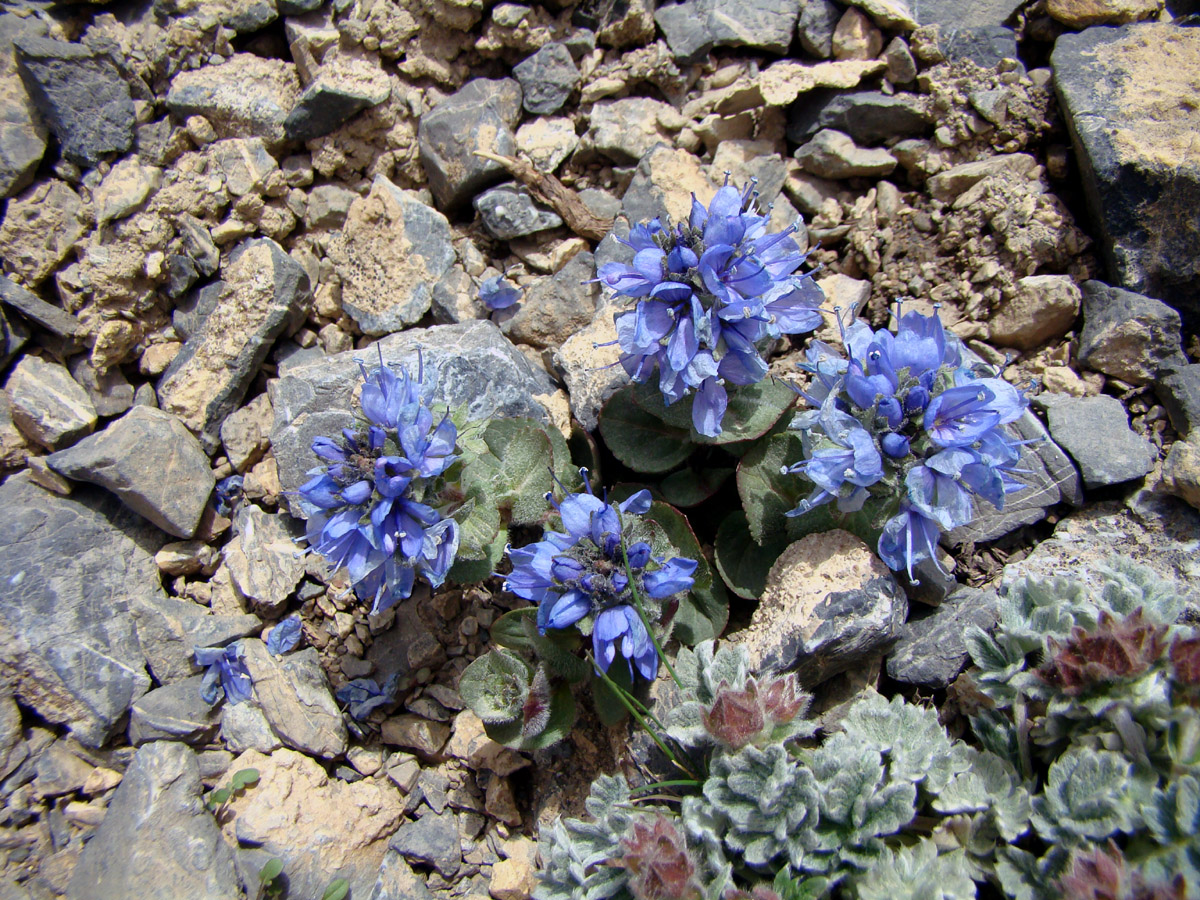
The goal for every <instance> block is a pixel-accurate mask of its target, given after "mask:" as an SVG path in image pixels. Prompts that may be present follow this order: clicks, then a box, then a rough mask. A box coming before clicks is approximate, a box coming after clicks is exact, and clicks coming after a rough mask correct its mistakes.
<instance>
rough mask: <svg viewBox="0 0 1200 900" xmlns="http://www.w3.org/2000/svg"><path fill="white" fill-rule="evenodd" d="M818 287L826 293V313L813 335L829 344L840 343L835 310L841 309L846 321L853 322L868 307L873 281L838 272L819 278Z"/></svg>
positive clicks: (823, 304)
mask: <svg viewBox="0 0 1200 900" xmlns="http://www.w3.org/2000/svg"><path fill="white" fill-rule="evenodd" d="M817 287H819V288H820V289H821V290H822V291H823V292H824V293H825V300H824V302H823V303H822V304H821V309H822V310H823V311H824V312H825V314H826V315H825V317H824V321H823V322H822V323H821V325H820V327H819V328H817V330H816V332H814V335H813V336H814V337H815V338H816V339H817V340H819V341H825V342H826V343H827V344H834V345H835V346H837V345H840V344H841V339H842V338H841V331H840V329H839V328H838V322H837V313H836V312H835V310H840V311H841V315H842V317H843V321H844V322H847V323H849V322H853V321H854V319H856V318H857V317H859V316H860V315H862V312H863V310H865V309H866V308H867V301H868V300H870V299H871V282H869V281H863V280H862V279H859V278H851V277H850V276H849V275H843V274H842V273H841V272H837V273H835V274H833V275H826V276H825V277H824V278H818V279H817Z"/></svg>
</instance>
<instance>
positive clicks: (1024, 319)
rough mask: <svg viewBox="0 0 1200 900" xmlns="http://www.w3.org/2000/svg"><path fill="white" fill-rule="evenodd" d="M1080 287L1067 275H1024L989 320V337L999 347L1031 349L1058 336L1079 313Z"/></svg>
mask: <svg viewBox="0 0 1200 900" xmlns="http://www.w3.org/2000/svg"><path fill="white" fill-rule="evenodd" d="M1080 296H1081V295H1080V292H1079V288H1078V287H1077V286H1076V285H1075V282H1074V281H1073V280H1072V279H1071V277H1070V276H1069V275H1027V276H1025V277H1024V278H1022V279H1020V280H1019V281H1018V282H1017V289H1016V292H1015V293H1014V294H1013V296H1011V297H1006V298H1005V299H1004V302H1003V304H1002V305H1001V306H1000V308H999V309H998V310H997V311H996V313H995V314H994V315H993V316H992V318H991V321H990V322H989V323H988V337H989V339H990V340H991V341H992V343H994V344H997V345H999V346H1001V347H1016V348H1017V349H1018V350H1033V349H1036V348H1037V347H1040V346H1041V345H1042V344H1045V343H1048V342H1050V341H1054V340H1058V339H1059V338H1061V337H1062V336H1063V335H1065V334H1066V333H1067V332H1068V331H1069V330H1070V329H1071V326H1072V325H1074V324H1075V317H1076V316H1077V315H1079V303H1080Z"/></svg>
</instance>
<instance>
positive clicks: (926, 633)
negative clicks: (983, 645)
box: [887, 587, 1000, 690]
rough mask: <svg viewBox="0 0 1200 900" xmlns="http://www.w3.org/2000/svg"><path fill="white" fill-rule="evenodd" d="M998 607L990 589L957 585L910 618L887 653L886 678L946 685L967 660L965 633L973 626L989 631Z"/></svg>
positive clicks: (921, 685) (929, 685)
mask: <svg viewBox="0 0 1200 900" xmlns="http://www.w3.org/2000/svg"><path fill="white" fill-rule="evenodd" d="M999 606H1000V601H999V598H997V597H996V594H995V593H994V592H993V591H981V590H978V589H976V588H970V587H960V588H958V589H957V590H955V591H954V592H952V593H951V594H950V596H948V597H947V598H946V599H945V600H943V601H942V603H941V605H939V606H938V607H937V608H936V609H934V610H933V611H932V612H930V613H929V614H928V615H926V616H925V617H923V618H913V619H909V621H908V622H907V623H906V624H905V625H904V627H903V628H901V629H900V637H899V638H897V639H896V643H895V646H893V647H892V651H891V653H889V654H888V658H887V673H888V677H889V678H892V679H894V680H896V681H899V682H900V683H901V684H911V685H914V686H916V687H928V688H933V689H935V690H940V689H942V688H945V687H947V686H948V685H949V684H950V682H952V681H953V680H954V679H955V678H957V677H958V673H959V672H961V671H962V670H963V669H964V668H965V667H966V666H967V665H968V663H969V661H970V654H969V653H968V652H967V645H966V642H965V641H964V639H963V635H964V633H965V632H966V630H967V629H968V628H969V627H971V626H972V625H978V626H979V627H980V628H982V629H984V630H985V631H990V630H991V629H992V628H993V627H995V625H996V622H997V621H998V620H999V617H1000V610H999Z"/></svg>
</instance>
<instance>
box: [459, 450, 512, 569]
mask: <svg viewBox="0 0 1200 900" xmlns="http://www.w3.org/2000/svg"><path fill="white" fill-rule="evenodd" d="M481 458H486V457H481ZM454 520H455V521H456V522H458V528H459V542H458V554H457V556H456V558H457V559H468V560H485V559H489V558H490V557H491V556H492V554H493V550H492V544H493V543H494V542H495V541H496V538H497V536H498V535H499V534H500V511H499V510H498V509H496V507H495V505H494V504H493V502H492V500H491V499H489V498H488V496H487V495H486V494H485V493H484V489H483V488H481V487H478V486H476V487H473V488H472V489H471V494H470V495H469V496H468V498H467V500H466V501H465V502H464V503H463V504H462V505H461V506H460V507H459V508H458V509H456V510H455V511H454ZM501 547H503V542H502V543H501Z"/></svg>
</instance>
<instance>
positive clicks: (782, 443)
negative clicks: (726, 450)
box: [737, 432, 821, 544]
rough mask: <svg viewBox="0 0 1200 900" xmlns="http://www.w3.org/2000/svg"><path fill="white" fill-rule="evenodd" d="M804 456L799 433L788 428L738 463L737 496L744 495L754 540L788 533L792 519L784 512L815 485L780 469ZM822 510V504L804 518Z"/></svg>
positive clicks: (763, 540) (752, 450) (745, 507)
mask: <svg viewBox="0 0 1200 900" xmlns="http://www.w3.org/2000/svg"><path fill="white" fill-rule="evenodd" d="M803 456H804V447H803V445H802V443H801V441H800V436H799V435H797V434H795V433H794V432H787V433H784V434H776V435H773V436H771V437H769V438H767V439H766V440H765V441H762V442H760V443H758V444H756V445H755V446H754V447H753V448H752V449H751V450H750V451H749V452H748V453H747V454H746V455H745V456H743V457H742V461H741V462H740V463H738V468H737V489H738V496H739V497H741V498H742V507H743V508H744V509H745V511H746V521H747V523H748V525H749V528H750V536H751V537H752V538H754V540H755V542H757V543H759V544H763V543H767V542H768V541H775V540H779V539H782V538H783V537H784V536H785V535H786V534H787V532H788V528H789V525H790V520H789V519H788V518H787V517H786V515H785V513H787V512H788V511H790V510H793V509H795V508H796V506H797V505H798V504H799V503H800V501H801V500H802V499H804V498H805V497H807V496H808V494H809V492H810V491H811V489H812V485H811V483H809V482H808V481H805V480H804V479H803V478H801V477H800V476H798V475H784V474H783V473H782V472H781V471H780V470H781V469H782V468H783V467H784V466H789V465H791V464H792V463H794V462H796V461H797V460H799V459H802V458H803ZM819 512H820V507H818V509H816V510H813V511H812V512H810V513H808V514H806V515H805V516H803V517H801V518H809V517H810V516H814V514H816V513H819ZM814 530H821V529H819V528H818V529H814Z"/></svg>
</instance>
